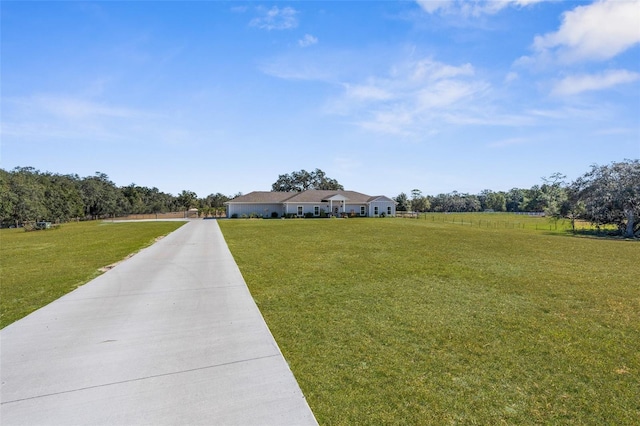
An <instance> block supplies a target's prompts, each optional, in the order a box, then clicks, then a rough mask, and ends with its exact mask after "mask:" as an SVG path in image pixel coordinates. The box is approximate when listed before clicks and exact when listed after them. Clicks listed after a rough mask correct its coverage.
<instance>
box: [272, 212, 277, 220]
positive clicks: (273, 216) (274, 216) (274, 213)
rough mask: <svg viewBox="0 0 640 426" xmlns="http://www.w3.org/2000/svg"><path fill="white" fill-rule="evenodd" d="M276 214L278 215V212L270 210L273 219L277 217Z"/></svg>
mask: <svg viewBox="0 0 640 426" xmlns="http://www.w3.org/2000/svg"><path fill="white" fill-rule="evenodd" d="M278 216H279V215H278V212H271V217H272V218H273V219H277V218H278Z"/></svg>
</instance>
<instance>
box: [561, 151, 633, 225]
mask: <svg viewBox="0 0 640 426" xmlns="http://www.w3.org/2000/svg"><path fill="white" fill-rule="evenodd" d="M571 188H572V193H573V194H574V197H575V199H574V203H582V205H583V206H584V212H583V213H582V215H583V217H584V218H585V219H587V220H589V221H590V222H592V223H595V224H597V225H607V224H613V225H616V226H617V227H618V229H619V230H620V232H621V233H622V234H623V235H624V236H626V237H633V236H634V235H638V234H639V233H640V160H637V159H636V160H625V161H622V162H618V163H616V162H614V163H611V164H610V165H607V166H598V165H593V166H591V171H589V172H587V173H585V174H584V175H583V176H581V177H580V178H578V179H577V180H576V181H575V182H573V183H572V185H571Z"/></svg>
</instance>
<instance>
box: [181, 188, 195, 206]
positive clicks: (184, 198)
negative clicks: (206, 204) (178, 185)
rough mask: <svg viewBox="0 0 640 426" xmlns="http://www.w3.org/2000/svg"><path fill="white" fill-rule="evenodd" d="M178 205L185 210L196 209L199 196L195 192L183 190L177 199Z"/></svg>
mask: <svg viewBox="0 0 640 426" xmlns="http://www.w3.org/2000/svg"><path fill="white" fill-rule="evenodd" d="M177 202H178V205H179V206H180V207H182V208H183V209H184V210H189V209H190V208H193V207H196V206H197V204H198V196H197V195H196V193H195V192H193V191H187V190H186V189H185V190H183V191H182V192H181V193H180V194H179V195H178V199H177Z"/></svg>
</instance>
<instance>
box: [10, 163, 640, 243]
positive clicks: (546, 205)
mask: <svg viewBox="0 0 640 426" xmlns="http://www.w3.org/2000/svg"><path fill="white" fill-rule="evenodd" d="M565 179H566V176H564V175H563V174H561V173H554V174H553V175H551V176H549V177H546V178H542V181H543V183H542V184H541V185H534V186H533V187H531V188H528V189H522V188H513V189H511V190H509V191H492V190H489V189H487V190H484V191H481V192H480V193H479V194H467V193H459V192H457V191H453V192H451V193H448V194H438V195H427V196H424V195H423V194H422V191H420V190H419V189H414V190H413V191H411V196H408V195H407V194H405V193H401V194H399V195H398V196H397V197H395V198H394V200H395V201H396V202H397V203H398V204H397V207H396V209H397V210H398V211H415V212H479V211H494V212H544V213H545V214H546V215H547V216H548V217H550V218H552V219H556V220H557V219H560V218H569V219H571V220H572V221H575V220H576V219H583V220H587V221H589V222H591V223H594V224H596V225H598V226H601V225H615V226H617V228H618V230H619V231H620V233H621V234H623V235H625V236H627V237H633V236H640V160H637V159H636V160H624V161H621V162H613V163H611V164H609V165H603V166H601V165H593V166H591V170H590V171H588V172H587V173H585V174H584V175H582V176H581V177H579V178H578V179H576V180H575V181H573V182H566V181H565ZM306 189H329V190H338V189H344V188H343V186H342V185H341V184H339V183H338V181H337V180H335V179H331V178H329V177H327V176H326V174H325V173H324V172H323V171H322V170H320V169H315V170H314V171H312V172H307V171H306V170H300V171H296V172H292V173H290V174H284V175H280V176H279V177H278V180H277V181H276V182H275V183H274V184H273V185H272V190H273V191H287V192H292V191H304V190H306ZM238 195H242V194H236V195H233V196H226V195H224V194H220V193H216V194H210V195H208V196H207V197H205V198H198V196H197V194H196V193H195V192H192V191H188V190H183V191H182V192H181V193H180V194H178V195H177V196H174V195H171V194H167V193H164V192H161V191H159V190H158V188H155V187H154V188H147V187H142V186H138V185H136V184H133V183H132V184H130V185H128V186H123V187H117V186H116V185H115V184H114V183H113V182H111V181H110V180H109V177H108V176H107V175H106V174H104V173H100V172H97V173H96V174H95V175H94V176H88V177H83V178H81V177H79V176H78V175H60V174H54V173H49V172H44V173H43V172H40V171H38V170H36V169H34V168H33V167H17V168H15V169H14V170H12V171H5V170H3V169H0V224H2V226H12V225H13V226H21V225H23V224H25V223H32V222H36V221H41V220H46V221H49V222H66V221H69V220H72V219H78V218H83V219H97V218H104V217H116V216H126V215H129V214H154V213H156V214H157V213H166V212H172V211H185V210H189V209H193V208H196V209H198V212H199V214H202V215H210V214H219V213H222V212H224V203H225V202H226V201H228V200H230V199H232V198H235V197H237V196H238Z"/></svg>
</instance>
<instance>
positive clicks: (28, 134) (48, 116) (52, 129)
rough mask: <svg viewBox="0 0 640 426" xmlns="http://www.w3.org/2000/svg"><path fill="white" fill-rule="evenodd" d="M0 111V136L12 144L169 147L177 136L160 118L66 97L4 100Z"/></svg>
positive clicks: (169, 123)
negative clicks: (161, 144)
mask: <svg viewBox="0 0 640 426" xmlns="http://www.w3.org/2000/svg"><path fill="white" fill-rule="evenodd" d="M3 107H4V114H3V123H2V135H3V136H9V137H11V140H13V141H20V140H22V139H24V138H30V139H34V140H40V141H51V140H65V141H70V142H71V141H76V142H77V141H87V140H92V141H109V142H113V143H115V142H118V141H120V142H124V141H129V142H132V141H136V142H137V143H147V142H149V141H152V140H156V141H164V142H167V143H173V142H172V140H173V139H175V138H174V136H176V135H177V133H176V132H175V128H174V125H175V122H171V121H167V119H166V118H167V117H166V116H165V115H163V114H159V113H156V112H152V111H143V110H138V109H133V108H129V107H122V106H119V105H112V104H109V103H104V102H98V101H95V100H92V99H87V98H82V97H74V96H70V95H54V94H38V95H32V96H27V97H14V98H7V99H3ZM181 140H184V139H183V138H182V139H181Z"/></svg>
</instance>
